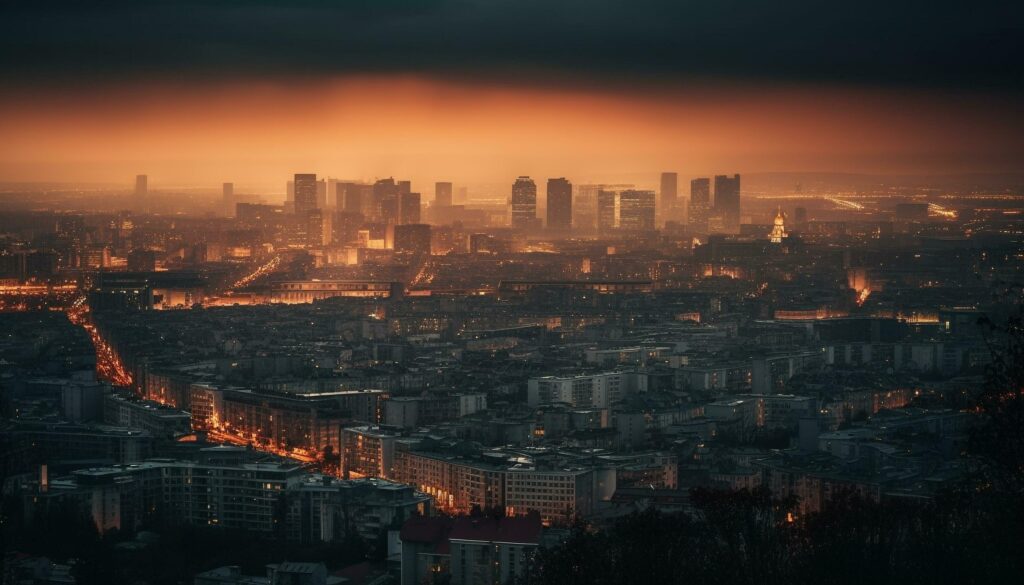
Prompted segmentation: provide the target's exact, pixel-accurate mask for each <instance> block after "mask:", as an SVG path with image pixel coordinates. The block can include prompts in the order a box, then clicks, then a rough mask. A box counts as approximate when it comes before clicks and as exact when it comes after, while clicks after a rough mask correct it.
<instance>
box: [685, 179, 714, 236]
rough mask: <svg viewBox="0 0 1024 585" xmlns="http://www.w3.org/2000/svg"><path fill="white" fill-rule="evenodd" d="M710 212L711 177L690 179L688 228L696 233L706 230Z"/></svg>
mask: <svg viewBox="0 0 1024 585" xmlns="http://www.w3.org/2000/svg"><path fill="white" fill-rule="evenodd" d="M710 212H711V179H708V178H701V179H693V180H692V181H690V229H691V230H692V231H695V232H697V233H705V232H707V231H708V214H709V213H710Z"/></svg>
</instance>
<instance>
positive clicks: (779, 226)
mask: <svg viewBox="0 0 1024 585" xmlns="http://www.w3.org/2000/svg"><path fill="white" fill-rule="evenodd" d="M788 235H789V234H787V233H786V219H785V218H784V217H783V216H782V208H779V211H778V213H776V214H775V225H773V226H772V233H771V235H770V236H769V237H770V238H771V240H772V243H773V244H781V243H782V240H784V239H786V237H787V236H788Z"/></svg>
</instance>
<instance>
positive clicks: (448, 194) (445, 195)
mask: <svg viewBox="0 0 1024 585" xmlns="http://www.w3.org/2000/svg"><path fill="white" fill-rule="evenodd" d="M434 206H435V207H451V206H452V184H451V183H449V182H447V181H438V182H437V183H434Z"/></svg>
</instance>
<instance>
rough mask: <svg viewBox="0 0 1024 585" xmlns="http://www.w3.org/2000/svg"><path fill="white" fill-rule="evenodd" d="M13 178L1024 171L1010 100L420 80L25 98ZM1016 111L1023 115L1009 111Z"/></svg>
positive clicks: (0, 112)
mask: <svg viewBox="0 0 1024 585" xmlns="http://www.w3.org/2000/svg"><path fill="white" fill-rule="evenodd" d="M0 95H3V97H2V98H0V135H2V136H3V138H4V139H3V141H2V142H0V180H3V181H67V182H76V181H81V182H113V183H124V184H126V185H127V184H129V183H130V182H131V179H132V177H133V176H134V175H135V174H137V173H147V174H149V176H150V184H151V185H153V186H154V187H155V188H157V189H159V188H160V187H161V186H167V187H172V186H211V187H212V186H215V185H218V184H219V183H220V182H222V181H234V182H235V183H236V184H237V185H238V186H239V188H241V189H242V190H245V189H249V190H252V191H261V192H281V191H283V188H284V187H283V186H284V182H285V181H286V180H287V179H288V178H289V176H290V175H291V174H292V173H295V172H316V173H318V174H320V175H322V176H332V177H338V178H345V179H372V178H374V177H380V176H390V175H393V176H396V177H402V178H410V179H412V180H413V182H414V185H416V187H417V189H419V190H422V191H424V192H431V188H430V187H428V185H430V184H432V183H433V181H436V180H454V181H456V182H457V183H463V184H464V183H499V184H500V183H509V184H510V183H511V181H512V178H514V177H515V176H517V175H521V174H529V175H532V176H534V177H535V178H544V177H552V176H566V177H569V178H570V179H572V180H573V181H574V182H577V183H583V182H588V181H614V180H617V179H620V178H622V179H633V178H634V177H636V176H639V175H650V176H651V177H653V176H655V175H656V173H658V172H660V171H664V170H674V171H678V172H680V173H681V175H682V176H696V175H698V174H700V175H707V174H711V173H725V172H742V173H751V172H763V171H834V172H864V173H923V174H928V173H953V172H1003V171H1020V170H1022V168H1021V165H1020V162H1021V158H1022V157H1021V155H1022V153H1024V116H1021V115H1019V114H1016V115H1009V116H1008V115H1007V112H1013V111H1014V108H1013V107H1012V104H1007V103H1006V100H1007V99H1009V98H1005V97H1003V98H1000V97H986V96H985V95H983V94H950V93H948V92H947V93H941V92H929V91H927V90H923V89H922V90H906V89H903V90H899V89H884V90H883V89H877V90H876V89H868V88H863V87H861V88H848V87H843V86H837V85H830V86H825V85H783V84H775V85H771V84H769V85H765V84H758V85H754V84H741V83H737V84H715V83H702V84H694V85H691V86H689V87H680V86H676V87H657V86H653V85H641V84H638V85H635V86H630V85H629V84H619V85H617V86H615V87H610V88H602V87H595V86H594V85H587V86H583V85H580V86H572V85H568V84H566V85H562V86H559V87H543V86H541V85H539V84H532V85H528V84H522V85H509V84H505V85H502V84H493V83H487V82H476V83H474V82H471V81H466V80H451V79H442V78H439V77H438V78H431V77H424V76H410V75H397V74H395V75H379V76H361V77H357V76H344V77H336V78H332V79H323V78H318V79H315V80H302V79H276V80H273V81H270V80H264V81H261V82H247V81H232V82H225V83H213V82H209V81H205V82H190V83H188V84H185V83H181V84H174V83H167V82H159V83H156V82H148V83H141V82H139V83H130V82H126V83H117V84H110V85H107V86H98V87H82V86H69V87H68V88H58V87H46V88H40V87H35V88H17V89H16V90H14V91H7V92H3V93H2V94H0ZM1008 106H1009V107H1008Z"/></svg>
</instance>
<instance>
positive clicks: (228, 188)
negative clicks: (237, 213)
mask: <svg viewBox="0 0 1024 585" xmlns="http://www.w3.org/2000/svg"><path fill="white" fill-rule="evenodd" d="M221 200H222V202H223V205H224V210H225V211H226V212H227V214H228V215H229V216H230V215H231V213H232V212H233V211H234V210H235V184H234V183H224V185H223V186H222V187H221Z"/></svg>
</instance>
